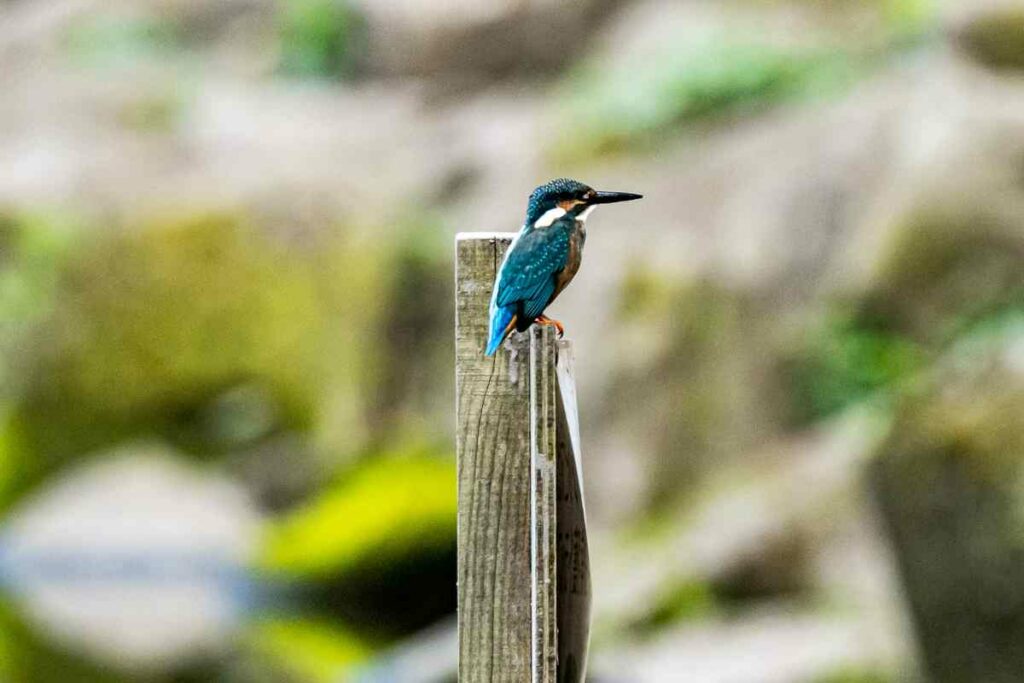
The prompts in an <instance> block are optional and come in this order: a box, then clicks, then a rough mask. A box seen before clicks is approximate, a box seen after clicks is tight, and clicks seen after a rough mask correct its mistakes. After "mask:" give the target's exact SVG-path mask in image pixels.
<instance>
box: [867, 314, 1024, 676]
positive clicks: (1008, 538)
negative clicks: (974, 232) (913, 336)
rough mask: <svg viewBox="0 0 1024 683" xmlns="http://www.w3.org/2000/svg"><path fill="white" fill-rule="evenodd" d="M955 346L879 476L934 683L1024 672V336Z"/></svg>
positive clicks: (889, 446) (876, 471) (904, 421)
mask: <svg viewBox="0 0 1024 683" xmlns="http://www.w3.org/2000/svg"><path fill="white" fill-rule="evenodd" d="M965 347H966V348H961V349H958V351H957V352H956V353H955V354H954V355H953V356H951V357H950V358H949V359H948V360H947V362H946V363H944V365H943V367H942V368H940V370H939V371H937V372H936V373H935V374H934V375H933V376H932V377H931V378H930V379H929V381H927V382H924V383H922V385H921V386H920V387H918V389H917V390H916V391H914V392H912V393H911V394H909V395H908V396H907V397H906V398H905V399H904V401H903V402H902V405H901V406H900V408H899V410H898V414H897V418H896V423H895V426H894V430H893V432H892V434H891V436H890V437H889V439H888V440H887V441H886V442H885V443H884V444H883V445H882V447H881V448H880V450H879V452H878V457H877V461H876V463H875V464H874V466H873V472H872V484H873V489H874V492H875V495H876V497H877V499H878V502H879V503H880V506H881V509H882V512H883V515H884V518H885V520H886V523H887V525H888V531H889V534H890V536H891V539H892V542H893V545H894V547H895V550H896V554H897V557H898V560H899V566H900V570H901V573H902V578H903V583H904V586H905V589H906V593H907V597H908V599H909V603H910V609H911V612H912V613H913V617H914V621H915V623H916V627H917V635H918V639H919V642H920V645H921V650H922V652H923V655H924V661H925V665H926V668H927V670H928V672H929V673H930V677H929V680H934V681H936V682H937V683H969V682H973V681H986V682H987V683H1003V682H1005V683H1009V682H1011V681H1019V680H1020V672H1021V671H1024V650H1022V649H1021V647H1020V643H1021V642H1024V578H1022V576H1024V575H1022V574H1021V571H1020V568H1021V566H1022V564H1024V527H1022V525H1021V519H1022V517H1021V510H1022V507H1021V501H1022V500H1024V423H1022V421H1021V415H1024V363H1022V359H1024V353H1022V350H1024V336H1022V334H1021V330H1020V327H1019V325H1018V326H1017V331H1016V332H1015V333H1014V334H1013V335H1011V336H1007V337H1003V338H997V339H995V340H994V341H991V342H990V343H983V344H977V343H971V344H967V345H965Z"/></svg>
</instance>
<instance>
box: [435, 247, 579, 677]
mask: <svg viewBox="0 0 1024 683" xmlns="http://www.w3.org/2000/svg"><path fill="white" fill-rule="evenodd" d="M513 237H514V235H512V234H504V233H500V234H479V233H471V234H460V235H459V236H458V237H457V238H456V323H455V328H456V329H455V337H456V344H455V353H456V371H455V374H456V390H457V403H458V434H457V439H456V442H457V443H456V450H457V454H458V478H459V520H458V533H459V562H458V582H459V585H458V592H459V680H460V681H462V682H463V683H475V682H476V681H532V682H542V683H548V682H552V683H553V682H554V681H570V682H573V683H575V682H577V681H582V680H583V676H584V673H585V670H586V653H587V642H588V637H589V621H590V570H589V565H588V547H587V535H586V524H585V520H584V513H583V496H582V487H581V483H580V461H579V447H578V444H579V436H578V426H577V419H576V401H575V386H574V385H573V378H572V349H571V346H570V345H569V343H568V342H559V341H556V340H555V338H554V332H553V330H552V329H551V328H549V327H539V326H534V327H533V328H531V329H530V330H529V331H528V332H527V333H524V334H520V335H513V336H512V338H511V339H510V340H509V342H507V343H506V347H505V348H503V349H501V350H500V351H499V352H498V353H497V354H496V355H495V356H493V357H490V358H488V357H486V356H484V347H485V344H486V339H487V312H488V311H487V308H488V303H489V300H490V295H491V287H492V285H493V283H494V277H495V273H496V272H497V269H498V266H499V264H500V263H501V259H502V256H503V255H504V253H505V249H507V248H508V245H509V244H510V243H511V241H512V238H513Z"/></svg>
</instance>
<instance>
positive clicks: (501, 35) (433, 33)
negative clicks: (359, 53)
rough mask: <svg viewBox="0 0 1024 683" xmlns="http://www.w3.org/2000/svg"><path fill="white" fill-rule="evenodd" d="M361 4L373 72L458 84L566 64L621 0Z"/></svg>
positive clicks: (364, 1) (425, 0)
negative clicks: (459, 82) (568, 37)
mask: <svg viewBox="0 0 1024 683" xmlns="http://www.w3.org/2000/svg"><path fill="white" fill-rule="evenodd" d="M354 4H355V5H356V6H357V7H358V8H359V9H360V10H361V11H362V12H363V13H364V14H365V16H366V17H367V24H368V26H367V29H368V36H367V40H368V44H369V50H368V55H367V67H368V69H369V71H370V72H371V73H375V74H378V75H387V76H396V75H402V76H419V77H428V78H432V79H435V81H438V82H440V83H443V84H445V85H448V86H450V85H451V84H452V82H453V81H459V80H463V81H465V80H469V81H472V82H474V83H478V84H487V83H489V81H490V79H493V78H496V77H501V76H504V75H508V74H511V73H519V74H529V73H533V74H536V73H544V72H554V71H555V70H557V69H558V68H561V67H564V66H566V65H567V64H569V63H571V61H572V60H573V59H574V58H576V57H577V56H578V55H579V54H580V52H581V51H582V50H583V49H584V48H585V47H586V46H587V44H588V40H587V39H588V37H589V35H590V34H591V33H592V32H593V31H594V30H595V28H596V27H597V26H599V25H600V24H601V22H602V20H603V19H604V18H605V17H606V16H607V15H608V12H609V10H610V9H611V8H612V7H614V6H615V5H616V4H617V2H616V0H585V1H583V2H575V3H571V4H566V3H560V2H557V1H556V0H528V1H527V2H510V1H508V0H484V1H483V2H481V1H476V0H459V1H456V2H449V3H446V4H445V6H444V9H443V10H441V9H439V8H438V7H437V5H436V4H435V3H433V2H430V1H429V0H419V1H413V2H401V3H382V2H372V1H368V0H355V2H354ZM567 36H571V39H567V38H566V37H567ZM439 76H442V77H443V78H438V77H439Z"/></svg>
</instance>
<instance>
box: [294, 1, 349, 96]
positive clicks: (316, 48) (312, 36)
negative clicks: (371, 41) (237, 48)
mask: <svg viewBox="0 0 1024 683" xmlns="http://www.w3.org/2000/svg"><path fill="white" fill-rule="evenodd" d="M278 5H279V10H278V11H279V25H280V40H281V48H280V49H281V56H280V68H281V70H282V72H284V73H285V74H288V75H291V76H317V77H332V78H336V77H340V76H349V75H351V74H352V72H353V70H354V68H355V63H356V59H355V57H356V55H355V51H356V47H357V43H358V41H359V38H360V31H361V30H362V22H361V20H360V18H359V16H358V14H357V13H356V11H355V9H354V8H353V7H352V6H351V5H350V4H349V3H348V1H347V0H285V2H281V3H278Z"/></svg>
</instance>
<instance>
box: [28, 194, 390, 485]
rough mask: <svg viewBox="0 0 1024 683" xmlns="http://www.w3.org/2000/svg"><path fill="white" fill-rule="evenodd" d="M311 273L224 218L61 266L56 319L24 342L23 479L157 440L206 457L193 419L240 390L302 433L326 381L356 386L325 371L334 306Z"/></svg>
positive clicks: (92, 251)
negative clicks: (126, 443)
mask: <svg viewBox="0 0 1024 683" xmlns="http://www.w3.org/2000/svg"><path fill="white" fill-rule="evenodd" d="M319 268H320V264H317V263H315V262H312V261H311V260H309V259H308V258H306V257H304V256H302V255H300V254H298V253H295V252H293V251H290V250H289V249H287V248H285V247H284V246H283V245H280V244H277V243H275V242H274V241H273V240H272V239H271V238H269V237H267V236H265V235H263V234H262V233H260V232H258V231H256V230H255V229H253V228H252V227H250V226H249V225H248V223H247V222H246V220H245V218H244V216H240V215H237V214H233V213H228V212H210V213H203V214H196V215H186V216H183V217H177V216H166V217H162V218H157V219H153V220H149V221H140V223H139V224H135V225H132V226H131V227H130V228H125V229H111V230H110V231H109V232H107V233H103V234H97V235H96V236H95V239H94V240H93V242H91V243H90V244H89V245H87V246H83V248H81V249H80V250H78V251H77V252H76V253H75V255H74V257H72V258H70V259H69V261H68V263H67V265H66V266H65V267H64V268H63V269H62V270H61V272H60V275H59V277H58V278H57V282H56V285H55V287H54V292H53V294H52V298H53V300H54V301H55V303H54V305H53V310H52V312H51V313H50V314H49V315H48V316H46V320H45V321H44V322H42V323H40V324H39V325H37V326H36V329H35V331H34V334H33V336H32V338H31V343H26V344H25V347H26V348H25V350H24V355H25V362H24V363H22V367H21V368H20V370H21V372H20V373H19V383H20V384H21V385H22V386H23V387H24V389H23V392H22V395H21V396H19V397H18V400H17V403H16V404H15V406H14V411H13V415H12V419H13V421H14V424H15V428H16V429H17V430H18V432H19V434H20V435H21V436H22V437H23V441H22V443H23V445H24V446H25V448H27V449H28V452H29V454H30V456H31V457H27V458H24V459H23V461H24V462H25V463H26V467H27V470H26V471H23V472H20V473H19V477H20V479H22V480H23V481H24V482H29V481H32V480H34V479H36V478H37V477H38V476H40V475H41V474H42V473H44V472H46V471H48V469H50V468H51V467H54V466H56V465H58V464H59V463H60V462H63V461H64V460H66V459H67V458H70V457H74V456H75V455H78V454H82V453H84V452H86V451H89V450H93V449H97V448H101V447H104V446H106V445H109V444H111V443H114V442H116V441H119V440H121V439H124V438H128V437H135V436H147V435H152V434H154V433H156V434H158V435H160V436H162V437H165V438H168V439H170V440H171V441H174V442H175V443H177V444H178V445H180V446H183V447H187V448H190V450H192V451H193V452H196V453H199V454H203V450H204V445H203V444H202V443H196V442H195V440H194V438H193V437H194V436H195V433H196V430H195V429H194V426H195V425H194V422H195V419H196V416H200V417H201V416H203V415H205V414H207V413H206V406H209V405H211V404H214V405H216V402H217V400H218V397H220V396H221V395H222V394H225V392H231V391H232V390H234V389H235V388H236V387H240V386H248V387H256V388H257V391H258V392H262V393H261V395H262V396H265V397H266V399H265V400H266V401H267V402H268V403H269V405H270V406H271V412H272V413H273V414H274V416H275V419H277V420H278V421H279V424H280V425H281V426H282V427H284V428H292V429H308V428H310V427H312V425H313V424H314V422H315V421H316V419H317V412H316V410H317V407H318V406H319V405H320V401H321V400H322V397H323V396H324V395H326V394H327V393H328V382H333V383H335V384H337V385H340V386H342V387H344V386H355V385H358V381H357V380H356V379H354V378H351V377H347V376H341V375H338V374H333V375H328V373H327V372H326V369H327V368H328V364H329V363H330V361H331V358H330V355H329V348H330V347H328V346H326V344H327V341H328V339H331V341H333V339H332V338H329V337H328V331H329V328H328V324H327V316H328V314H329V311H330V310H331V306H332V301H333V299H332V296H331V293H330V292H328V291H326V288H325V286H324V281H323V280H322V279H321V278H322V277H324V276H323V275H322V274H321V271H320V270H319ZM335 279H336V280H338V281H340V284H341V286H344V285H345V284H346V283H350V282H351V281H352V280H351V279H350V278H348V277H346V276H345V275H344V274H343V275H342V276H340V277H336V278H335ZM332 286H334V283H333V282H332ZM366 296H367V298H368V297H370V296H372V292H371V293H367V294H366ZM356 321H357V322H358V321H360V318H358V317H357V318H356ZM344 343H345V340H344V339H340V340H338V342H337V344H338V345H339V346H341V345H344ZM360 350H361V349H359V348H356V349H351V350H350V351H349V353H352V354H353V355H358V354H359V352H360ZM348 367H358V366H357V365H355V364H352V365H350V366H348ZM331 386H332V387H333V386H334V385H333V384H332V385H331ZM210 446H211V449H212V450H216V444H211V445H210ZM357 446H358V444H357ZM27 463H31V466H29V465H28V464H27Z"/></svg>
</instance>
